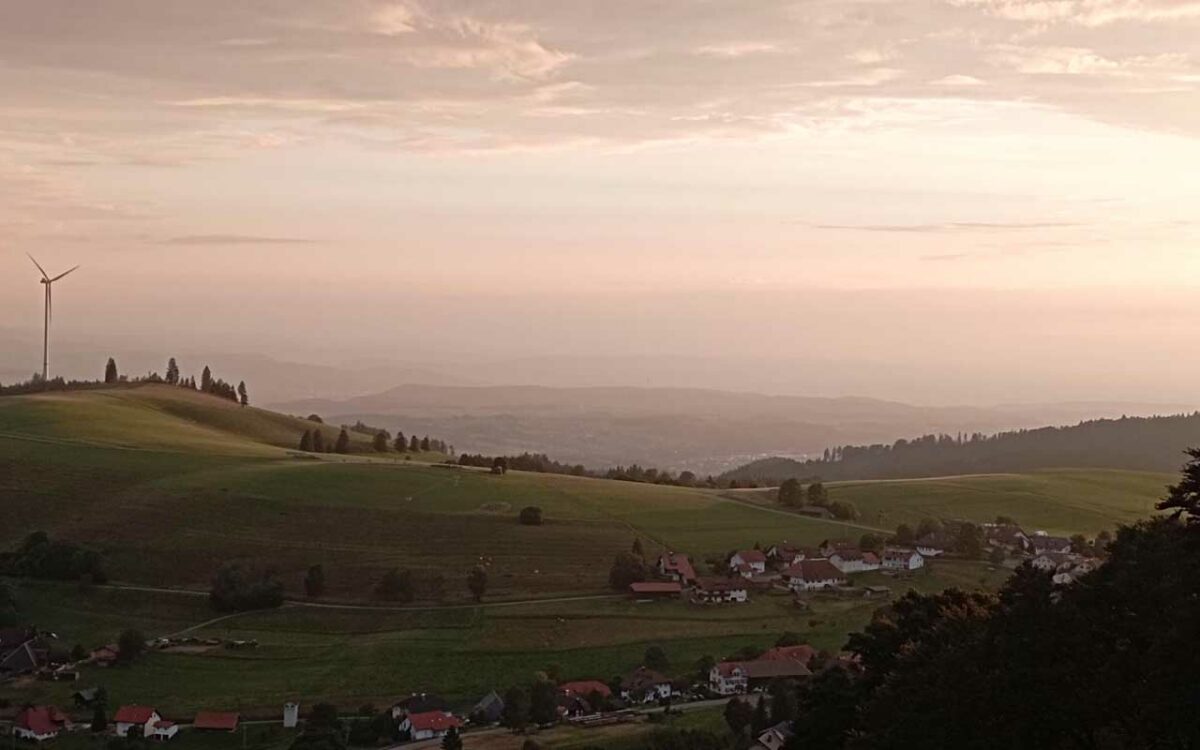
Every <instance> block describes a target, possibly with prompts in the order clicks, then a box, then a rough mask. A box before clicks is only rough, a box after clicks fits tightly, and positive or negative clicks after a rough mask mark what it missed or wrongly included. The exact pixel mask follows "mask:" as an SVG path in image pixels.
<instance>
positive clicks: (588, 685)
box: [558, 680, 612, 698]
mask: <svg viewBox="0 0 1200 750" xmlns="http://www.w3.org/2000/svg"><path fill="white" fill-rule="evenodd" d="M558 689H559V692H562V693H565V694H567V695H580V696H584V697H587V696H589V695H591V694H592V693H599V694H600V695H603V696H604V697H605V698H608V697H610V696H611V695H612V690H611V689H609V687H608V685H605V684H604V683H603V682H601V681H600V680H575V681H574V682H564V683H563V684H561V685H559V686H558Z"/></svg>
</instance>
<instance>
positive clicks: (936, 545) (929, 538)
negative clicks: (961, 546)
mask: <svg viewBox="0 0 1200 750" xmlns="http://www.w3.org/2000/svg"><path fill="white" fill-rule="evenodd" d="M916 546H917V552H920V553H921V557H940V556H942V555H944V554H946V551H947V550H949V549H950V548H951V546H952V540H951V539H950V538H949V537H948V536H946V535H945V534H926V535H925V536H923V537H921V538H920V539H918V540H917V545H916Z"/></svg>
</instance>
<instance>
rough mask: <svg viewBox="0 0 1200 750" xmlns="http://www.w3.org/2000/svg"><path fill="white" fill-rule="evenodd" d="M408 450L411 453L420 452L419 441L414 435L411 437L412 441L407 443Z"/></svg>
mask: <svg viewBox="0 0 1200 750" xmlns="http://www.w3.org/2000/svg"><path fill="white" fill-rule="evenodd" d="M408 449H409V450H410V451H412V452H413V453H417V452H418V451H420V450H421V441H420V440H419V439H418V438H417V436H416V435H413V436H412V440H410V441H409V442H408Z"/></svg>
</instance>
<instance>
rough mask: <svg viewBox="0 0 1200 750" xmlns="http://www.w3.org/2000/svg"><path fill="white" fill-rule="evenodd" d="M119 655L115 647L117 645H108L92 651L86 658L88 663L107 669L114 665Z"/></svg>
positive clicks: (119, 652)
mask: <svg viewBox="0 0 1200 750" xmlns="http://www.w3.org/2000/svg"><path fill="white" fill-rule="evenodd" d="M120 655H121V649H120V648H118V647H117V644H115V643H110V644H108V645H107V646H101V647H100V648H98V649H96V650H95V651H93V652H92V653H91V655H90V656H89V657H88V661H91V662H94V663H95V664H96V665H97V666H101V667H107V666H108V665H110V664H113V663H115V662H116V661H117V658H118V657H119V656H120Z"/></svg>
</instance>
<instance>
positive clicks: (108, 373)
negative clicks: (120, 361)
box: [104, 357, 119, 383]
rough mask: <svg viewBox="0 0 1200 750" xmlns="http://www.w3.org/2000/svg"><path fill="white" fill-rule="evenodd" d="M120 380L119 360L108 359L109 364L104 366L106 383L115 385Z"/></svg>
mask: <svg viewBox="0 0 1200 750" xmlns="http://www.w3.org/2000/svg"><path fill="white" fill-rule="evenodd" d="M118 379H119V375H118V374H117V360H115V359H113V358H112V357H109V358H108V364H107V365H105V366H104V382H105V383H115V382H117V380H118Z"/></svg>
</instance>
